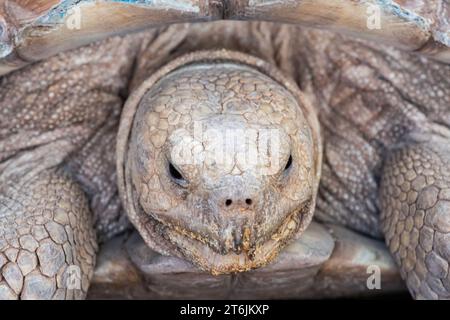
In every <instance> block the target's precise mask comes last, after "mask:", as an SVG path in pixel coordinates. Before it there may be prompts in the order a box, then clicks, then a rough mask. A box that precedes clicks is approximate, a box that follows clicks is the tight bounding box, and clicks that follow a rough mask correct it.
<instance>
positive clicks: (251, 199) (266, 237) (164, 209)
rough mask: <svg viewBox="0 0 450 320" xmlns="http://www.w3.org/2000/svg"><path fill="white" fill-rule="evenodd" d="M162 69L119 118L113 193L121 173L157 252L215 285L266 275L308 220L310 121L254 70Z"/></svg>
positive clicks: (314, 181) (207, 64)
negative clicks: (217, 279)
mask: <svg viewBox="0 0 450 320" xmlns="http://www.w3.org/2000/svg"><path fill="white" fill-rule="evenodd" d="M206 59H208V60H206ZM219 59H220V60H223V62H221V63H220V64H218V62H217V61H219ZM227 60H228V61H229V62H227ZM239 62H241V63H242V64H241V65H240V64H239ZM189 64H190V65H189ZM171 65H172V66H173V67H170V66H169V67H166V68H167V69H168V70H170V71H171V72H170V71H168V74H161V75H159V78H155V76H154V77H153V78H154V79H150V81H146V82H145V83H144V84H143V86H141V87H140V88H139V89H137V90H136V91H137V94H136V93H135V94H134V95H133V97H132V98H131V102H130V103H127V105H126V107H125V110H124V115H123V119H124V121H122V124H121V128H120V133H119V135H120V139H119V144H118V160H119V162H118V163H119V186H121V184H122V182H121V181H122V174H121V169H122V166H123V167H124V169H123V170H124V171H125V173H124V178H123V179H124V182H125V186H124V187H123V188H121V191H122V197H123V198H126V199H125V203H126V206H125V208H126V209H127V211H128V214H129V216H130V218H131V221H132V222H133V223H134V224H135V226H136V227H137V228H138V230H139V231H140V232H141V235H142V236H143V237H144V239H146V240H147V243H148V244H149V245H150V246H151V247H152V248H154V249H155V250H157V251H159V252H162V253H165V254H171V255H180V254H181V255H182V256H184V257H185V258H187V259H188V260H190V261H192V262H194V263H196V264H197V265H198V266H200V267H201V268H203V269H206V270H208V271H210V272H212V273H214V274H220V273H230V272H237V271H245V270H249V269H252V268H256V267H261V266H264V265H266V264H267V263H268V262H270V261H271V260H272V259H274V258H275V257H276V254H277V253H278V251H279V250H281V249H282V248H283V247H284V245H285V244H286V242H287V241H288V240H290V239H291V238H292V237H293V235H294V234H296V233H297V234H299V233H300V232H301V231H303V230H304V229H305V228H306V227H307V226H308V224H309V222H310V221H311V218H312V214H313V210H314V204H315V195H316V192H317V187H318V181H319V179H320V155H321V145H320V140H319V136H320V133H319V132H318V121H317V118H316V115H315V114H314V112H313V110H312V108H311V107H310V106H309V105H307V104H308V102H307V101H306V100H305V99H304V97H303V96H302V95H301V94H300V93H299V92H298V91H297V90H296V89H295V85H294V84H289V89H287V88H285V87H284V86H283V85H282V84H281V83H277V80H275V79H274V78H271V77H270V75H265V74H264V73H262V72H264V71H266V72H271V73H272V75H273V76H275V77H276V79H279V80H281V81H284V82H285V83H286V82H287V80H285V79H283V78H282V77H281V75H279V74H278V73H277V72H275V71H274V70H272V69H273V68H272V67H271V66H270V65H266V64H264V62H263V61H261V60H256V59H252V58H249V57H247V56H242V55H239V54H237V53H232V52H226V51H223V52H204V53H200V52H198V53H195V54H193V55H191V56H190V57H182V58H180V59H179V60H177V61H174V62H173V63H171ZM252 65H253V67H252ZM175 66H177V67H175ZM175 68H178V69H175ZM256 68H258V69H260V70H257V69H256ZM172 69H175V70H172ZM289 90H296V91H294V92H290V91H289ZM141 94H144V95H143V96H139V95H141ZM136 98H138V99H136ZM136 104H137V106H136ZM128 115H132V116H133V117H134V119H133V122H132V123H130V121H128ZM200 127H201V129H198V128H200ZM212 129H213V130H214V131H211V130H212ZM196 130H197V131H196ZM198 130H203V133H199V131H198ZM127 131H128V132H129V131H131V134H130V133H127ZM271 134H272V135H271ZM128 135H129V141H127V140H126V138H127V137H128ZM265 137H266V138H265ZM238 138H240V139H238ZM265 139H267V140H265ZM124 143H125V144H126V145H124ZM128 144H129V145H128ZM271 145H272V146H273V147H272V148H270V146H271ZM123 152H125V153H126V154H123ZM216 152H217V153H216ZM122 157H123V158H125V159H124V160H123V161H122ZM249 157H252V159H255V160H256V161H251V160H250V159H249ZM289 159H291V160H289ZM288 161H289V164H288V167H287V166H286V165H287V163H288ZM169 166H173V168H172V170H177V175H178V177H176V176H174V174H173V173H171V172H170V169H169ZM175 168H176V169H175ZM155 199H158V201H155Z"/></svg>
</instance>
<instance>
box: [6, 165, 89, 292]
mask: <svg viewBox="0 0 450 320" xmlns="http://www.w3.org/2000/svg"><path fill="white" fill-rule="evenodd" d="M96 251H97V244H96V239H95V234H94V230H93V225H92V222H91V218H90V212H89V208H88V203H87V199H86V196H85V194H84V193H83V191H82V190H81V189H80V188H79V187H78V185H77V184H76V183H74V182H73V181H72V180H71V178H70V177H68V176H67V175H65V174H64V173H62V172H58V171H44V172H41V173H40V174H38V175H37V176H35V177H34V178H33V179H31V180H29V181H21V182H20V183H18V184H17V183H16V184H14V185H12V184H10V185H6V184H5V185H1V186H0V300H2V299H81V298H84V297H85V296H86V292H87V289H88V287H89V282H90V279H91V277H92V275H93V269H94V264H95V253H96Z"/></svg>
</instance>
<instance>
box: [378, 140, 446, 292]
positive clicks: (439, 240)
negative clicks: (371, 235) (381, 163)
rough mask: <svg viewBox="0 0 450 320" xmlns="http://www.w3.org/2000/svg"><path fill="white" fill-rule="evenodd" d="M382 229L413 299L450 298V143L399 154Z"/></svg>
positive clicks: (423, 144)
mask: <svg viewBox="0 0 450 320" xmlns="http://www.w3.org/2000/svg"><path fill="white" fill-rule="evenodd" d="M381 206H382V228H383V230H384V233H385V236H386V241H387V244H388V245H389V248H390V250H391V252H392V254H393V255H394V257H395V259H396V261H397V263H398V264H399V266H400V268H401V273H402V276H403V278H404V279H405V280H406V282H407V286H408V288H409V290H410V292H411V294H412V295H413V296H414V297H415V298H422V299H438V298H439V299H450V268H449V263H450V138H449V136H448V135H447V136H440V135H437V134H429V135H424V137H422V138H421V139H420V140H418V138H416V139H414V140H412V141H410V142H408V143H405V144H404V145H403V146H401V147H399V148H398V149H396V150H394V151H393V153H392V154H391V155H390V156H389V158H388V159H387V161H386V164H385V167H384V170H383V175H382V181H381Z"/></svg>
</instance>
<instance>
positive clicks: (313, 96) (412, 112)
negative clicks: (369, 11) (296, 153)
mask: <svg viewBox="0 0 450 320" xmlns="http://www.w3.org/2000/svg"><path fill="white" fill-rule="evenodd" d="M221 48H227V49H231V50H237V51H240V52H243V53H249V54H252V55H255V56H257V57H259V58H262V59H263V60H264V61H267V62H269V63H271V64H273V65H275V66H276V67H278V68H279V69H280V70H281V71H282V72H283V73H284V74H285V75H287V76H289V77H290V78H292V79H294V80H295V82H297V84H298V85H299V87H300V89H301V90H302V91H303V93H304V94H305V95H306V96H307V97H308V99H309V100H310V101H311V103H312V105H313V106H314V108H316V109H317V113H318V114H319V117H320V119H319V120H320V123H321V131H322V132H323V137H324V153H323V154H324V162H323V172H322V180H321V186H320V189H319V194H318V198H317V207H316V212H315V214H316V217H317V218H318V219H320V220H322V221H328V222H331V223H338V224H342V225H344V226H346V227H348V228H352V229H354V230H357V231H360V232H362V233H365V234H369V235H372V236H377V237H382V236H383V228H382V224H380V221H379V220H380V211H381V208H382V206H381V204H383V203H384V204H383V208H385V209H383V212H384V213H383V216H389V214H388V212H389V208H391V206H394V205H395V203H396V201H397V200H394V199H392V200H389V199H388V200H383V201H382V202H381V204H380V202H379V199H378V195H379V194H380V193H381V194H383V192H380V193H379V191H380V178H381V176H382V175H383V172H385V173H386V178H384V180H383V181H385V182H383V183H385V184H387V185H386V186H381V188H383V190H387V189H388V188H389V186H388V185H390V184H392V183H393V182H392V183H390V182H389V181H390V180H389V178H388V177H389V174H388V173H389V172H390V169H389V168H390V167H395V166H400V163H401V162H402V161H404V160H403V158H402V157H401V156H396V152H397V151H391V149H394V150H397V149H396V146H397V145H404V147H405V148H409V142H408V141H410V139H409V138H408V137H410V136H411V135H413V134H414V133H416V134H418V135H419V136H420V135H423V134H424V132H426V131H427V130H423V129H424V128H429V127H431V125H432V124H433V123H438V124H440V125H442V126H444V127H449V126H450V111H449V108H448V106H449V104H450V101H449V97H450V85H449V83H448V76H447V75H448V74H449V72H450V67H449V66H446V65H444V64H439V63H435V62H430V61H427V60H425V59H422V58H419V57H415V56H410V55H406V54H403V53H401V52H399V51H397V50H394V49H391V48H380V46H379V45H377V44H371V43H367V42H362V41H355V40H351V39H348V38H346V37H342V36H337V35H332V34H329V33H325V32H319V31H308V30H301V29H297V28H295V27H292V26H279V25H273V24H269V23H232V22H220V23H213V24H209V25H208V27H206V25H177V26H173V27H170V28H167V29H160V30H158V31H156V32H146V33H144V34H140V35H133V36H127V37H125V38H124V39H120V38H112V39H109V40H107V41H104V42H102V43H100V44H95V45H91V46H89V47H86V48H82V49H79V50H76V51H73V52H69V53H66V54H60V55H58V56H56V57H53V58H51V59H49V60H47V61H46V62H43V63H38V64H36V65H33V66H30V67H28V68H27V69H24V70H21V71H19V72H16V73H14V74H11V75H9V76H6V77H3V78H2V79H1V81H2V83H1V86H0V97H1V99H0V103H1V104H2V108H1V110H2V117H1V118H0V119H1V120H3V122H2V123H1V127H0V130H2V131H0V132H1V133H0V141H2V144H1V145H2V149H1V150H0V151H1V153H0V159H1V160H0V163H1V164H0V166H1V167H0V168H1V170H0V172H2V173H3V170H5V169H4V168H9V169H11V168H12V169H14V170H12V173H11V174H12V175H9V176H8V179H10V180H11V181H13V182H14V181H19V180H20V178H21V175H23V172H35V173H41V172H47V171H46V170H47V169H51V168H57V167H59V168H61V169H64V171H66V172H67V174H69V176H70V179H72V180H69V181H74V180H75V181H77V183H79V184H80V185H81V187H82V189H83V190H84V192H85V193H86V195H87V197H88V199H89V203H90V207H91V210H92V211H93V215H94V217H95V218H94V221H95V226H96V227H97V230H99V231H100V238H103V237H108V236H111V235H113V234H114V233H115V232H118V231H120V230H122V229H123V228H124V227H126V224H125V223H124V220H123V219H122V218H120V217H121V215H120V213H119V212H120V209H119V207H118V205H117V203H118V201H117V190H116V188H115V185H111V181H114V175H115V169H114V165H113V162H114V161H113V160H114V151H115V150H114V147H112V146H113V145H114V143H113V141H114V140H115V137H114V132H117V126H118V118H117V116H118V113H119V112H120V108H121V106H122V104H123V101H124V100H125V98H127V97H128V94H129V91H130V92H132V91H134V90H135V89H136V88H137V87H138V86H139V85H140V84H141V83H142V82H143V81H144V80H145V79H147V78H148V77H149V76H150V75H152V74H154V73H155V71H156V70H157V69H158V68H160V67H161V65H162V64H164V63H165V62H169V61H171V60H173V59H174V58H175V57H177V56H179V55H181V54H183V53H189V52H192V51H194V50H198V49H221ZM80 56H81V58H80ZM132 62H135V64H134V66H135V68H132ZM55 66H57V67H55ZM98 70H101V71H102V72H98ZM71 77H73V78H74V79H76V80H75V81H72V82H67V81H68V80H69V78H71ZM43 78H44V80H45V81H42V82H41V81H28V80H30V79H32V80H36V79H39V80H40V79H43ZM64 79H67V81H65V80H64ZM27 81H28V82H27ZM58 83H59V84H60V85H62V84H64V83H66V85H67V87H66V89H65V91H64V90H57V91H56V92H54V93H53V94H51V95H50V92H51V91H52V90H54V88H59V85H58ZM51 84H55V85H56V86H51ZM30 86H32V87H30ZM127 88H129V90H127ZM37 94H39V95H37ZM61 97H66V98H65V100H63V101H64V102H63V103H61V100H59V99H61ZM88 97H92V98H91V99H90V103H89V104H87V103H83V101H85V100H84V99H87V98H88ZM94 97H95V98H94ZM64 105H66V106H71V107H70V108H67V110H66V111H65V112H63V111H62V110H63V106H64ZM93 105H95V106H96V107H95V108H93V107H92V106H93ZM25 107H26V108H25ZM21 110H22V111H21ZM40 110H45V111H46V113H42V111H40ZM57 110H61V111H60V113H58V112H56V111H57ZM30 111H32V112H30ZM33 112H34V113H33ZM53 113H57V114H58V115H59V116H58V117H57V118H56V119H53V120H52V118H51V117H50V116H51V115H52V114H53ZM38 115H39V117H38ZM30 119H31V121H30ZM10 132H12V134H10ZM94 133H96V134H94ZM5 141H6V142H5ZM57 142H58V144H57ZM56 146H57V148H56ZM411 148H412V146H411ZM438 149H442V150H444V148H438ZM39 150H40V152H38V151H39ZM55 150H57V151H55ZM426 150H427V149H426V148H425V149H424V151H420V152H418V151H417V152H416V153H417V154H428V151H426ZM61 151H62V152H61ZM442 152H445V151H441V153H442ZM391 153H392V154H393V156H392V157H389V155H390V154H391ZM441 153H438V154H437V155H436V157H437V158H439V159H441V158H442V159H445V157H446V156H445V155H443V154H441ZM42 154H43V155H45V156H39V155H42ZM406 154H407V153H406ZM69 155H70V157H69ZM18 159H22V160H23V161H22V162H19V164H20V165H18V164H14V162H15V161H16V160H18ZM36 159H39V160H36ZM386 159H393V160H389V161H391V162H389V161H388V162H386V161H385V160H386ZM396 159H397V160H396ZM43 160H45V161H43ZM424 162H425V161H424ZM390 163H392V164H390ZM442 163H444V162H442ZM23 166H25V168H26V170H24V171H21V168H23ZM385 166H386V167H385ZM440 166H441V169H439V170H441V171H442V170H445V169H446V168H448V167H446V165H445V164H444V165H443V164H440ZM100 168H101V171H100V172H99V174H98V175H97V174H96V172H97V171H98V170H99V169H100ZM435 169H436V170H437V168H435ZM5 179H6V178H3V180H2V183H4V181H5ZM105 186H107V187H106V188H105ZM439 188H443V189H445V187H444V186H440V187H439ZM405 192H406V191H405ZM383 197H384V196H383ZM384 199H387V198H386V197H384ZM444 200H445V199H444ZM105 208H108V209H107V210H104V209H105ZM4 210H5V207H1V209H0V211H4ZM103 212H106V213H107V214H106V215H105V214H103ZM430 217H431V216H430ZM392 221H395V219H392ZM392 221H391V220H390V219H384V220H383V226H384V225H392V224H395V223H394V222H392ZM112 222H113V223H112ZM100 226H102V227H100ZM108 226H112V227H108ZM399 230H400V227H399ZM407 230H409V229H407ZM437 232H442V230H441V231H440V230H436V229H431V231H430V232H429V234H431V233H433V234H437ZM395 237H396V236H395V235H394V236H392V235H391V234H388V235H387V239H388V242H389V243H391V242H392V241H394V242H393V243H395ZM391 239H394V240H391ZM411 243H412V244H411V245H410V246H408V245H407V244H405V248H408V250H411V249H410V248H413V247H414V242H411ZM19 245H20V243H19ZM448 247H449V243H448V242H445V241H444V242H439V246H437V245H436V246H435V247H433V250H434V249H436V251H431V253H430V252H428V253H429V254H431V256H432V257H436V256H439V257H441V258H444V261H445V259H447V258H448V257H447V256H446V254H445V252H447V251H448ZM445 250H447V251H445ZM393 251H394V255H396V254H397V251H395V247H394V248H393ZM404 251H405V250H404ZM402 255H403V254H402ZM402 255H400V258H399V259H398V262H399V263H400V265H401V267H402V269H404V270H405V271H403V273H404V275H405V278H407V279H408V280H407V281H408V284H409V286H410V290H411V291H412V292H413V294H415V295H416V296H417V297H425V298H436V297H446V295H445V293H442V292H441V291H436V290H441V289H442V288H441V287H440V286H439V284H436V283H437V282H436V279H437V278H439V277H437V276H436V275H440V276H442V275H441V274H439V272H438V271H439V270H438V269H437V268H436V266H442V265H445V264H443V263H441V264H439V263H440V262H442V260H439V259H437V258H436V259H435V261H439V263H436V262H435V261H434V262H433V264H431V265H430V266H431V267H429V266H428V265H427V264H426V263H424V262H423V261H424V260H419V259H421V258H419V256H420V255H418V254H416V258H415V259H417V260H416V264H417V266H418V270H419V271H417V272H415V273H413V274H415V275H416V276H419V275H421V276H423V275H431V276H425V277H427V278H429V279H430V280H427V283H432V284H433V285H435V286H434V287H431V289H432V290H431V291H432V292H431V293H430V292H429V290H428V291H427V290H426V287H425V289H424V290H422V289H420V288H419V287H418V285H417V281H415V280H414V279H416V278H415V277H414V276H411V275H410V274H412V273H411V272H410V269H409V268H410V265H411V263H410V262H407V260H408V259H406V260H404V259H403V257H402ZM429 259H431V258H429ZM445 262H446V263H448V259H447V260H446V261H445ZM422 267H423V268H428V269H427V270H424V269H423V268H422ZM420 268H422V269H420ZM442 270H443V269H442V268H441V270H440V271H442ZM2 272H3V269H2ZM436 277H437V278H436ZM410 278H411V279H412V280H410ZM419 279H421V278H420V277H419ZM439 279H440V278H439ZM440 281H442V280H440ZM429 286H430V285H429ZM444 288H445V287H444ZM10 290H11V288H10ZM8 292H10V291H8ZM427 292H428V294H427ZM14 294H15V293H14ZM16 295H17V294H16Z"/></svg>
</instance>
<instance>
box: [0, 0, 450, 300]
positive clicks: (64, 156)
mask: <svg viewBox="0 0 450 320" xmlns="http://www.w3.org/2000/svg"><path fill="white" fill-rule="evenodd" d="M0 4H1V10H0V18H1V19H0V23H1V26H2V28H1V30H2V33H1V40H2V42H1V45H0V49H1V57H2V58H1V61H0V71H1V73H2V74H3V76H2V78H1V80H0V81H1V85H0V106H1V114H2V117H1V123H0V146H1V148H0V181H1V183H0V191H1V192H0V199H1V201H0V270H1V277H0V298H2V299H8V298H12V299H16V298H22V299H49V298H55V299H58V298H59V299H72V298H84V297H85V296H86V293H87V291H88V288H89V283H90V280H91V278H92V276H93V272H94V266H95V260H96V252H97V251H98V243H99V242H100V243H102V242H104V241H106V240H107V239H110V238H112V237H114V236H116V235H117V234H119V233H121V232H123V231H124V230H127V228H129V221H130V222H131V223H132V224H133V225H134V227H135V228H136V229H137V230H138V232H139V234H140V236H141V237H142V238H143V240H144V241H145V243H146V244H147V246H148V247H150V248H151V249H152V250H154V251H156V252H159V253H161V254H163V255H169V256H174V257H179V258H180V259H183V260H186V261H188V262H189V263H192V264H194V265H195V266H196V267H197V268H200V269H202V270H205V271H206V272H209V273H211V274H213V275H224V274H236V273H241V272H244V273H246V272H251V271H250V270H251V269H258V268H261V269H264V268H267V267H266V265H268V264H270V263H272V262H273V261H276V260H277V257H278V256H279V254H280V252H281V253H282V252H283V250H285V249H286V248H287V246H288V245H289V243H292V241H294V240H295V239H301V238H302V235H303V234H304V232H306V231H305V230H307V229H308V226H309V225H310V224H311V221H312V219H313V216H314V219H315V220H317V221H319V222H321V223H325V224H330V225H339V226H342V227H344V228H345V229H348V230H353V231H355V232H358V233H360V234H363V235H365V236H367V237H370V238H373V239H385V241H386V244H387V247H388V248H389V250H390V252H391V253H392V256H393V258H394V260H395V261H396V263H397V264H398V267H399V269H400V273H401V276H402V278H403V279H404V281H405V283H406V285H407V287H408V289H409V291H410V293H411V295H412V296H413V297H414V298H424V299H438V298H440V299H446V298H447V299H448V298H450V272H449V262H450V170H449V169H450V147H449V146H450V144H449V141H450V131H449V127H450V104H449V99H450V98H449V97H450V94H449V93H450V85H449V80H448V75H449V72H450V67H449V66H448V62H449V61H450V54H449V52H450V51H449V50H448V47H449V46H450V41H449V37H448V35H449V30H448V16H449V15H448V13H449V12H450V7H449V5H448V4H447V2H445V1H431V2H427V3H426V4H418V3H417V2H415V1H397V2H394V1H365V2H364V1H363V2H355V1H345V0H344V1H286V2H284V1H282V2H266V1H252V2H247V1H224V2H218V1H211V2H207V1H197V0H191V1H187V0H186V1H175V2H174V1H169V2H160V3H159V2H158V3H154V2H150V1H136V2H134V1H33V2H29V1H2V2H1V3H0ZM368 5H371V6H375V7H371V8H372V9H373V8H375V9H377V8H378V9H377V10H379V12H378V13H380V17H379V18H380V21H379V22H380V24H381V29H376V28H375V29H371V28H368V25H367V24H366V21H367V18H368V17H367V11H366V10H367V6H368ZM375 11H376V10H375ZM99 16H101V17H102V19H99V18H98V17H99ZM222 19H225V20H233V19H240V20H270V21H275V22H263V21H253V22H233V21H218V22H208V23H206V24H197V23H191V22H193V21H205V20H222ZM174 22H178V23H181V22H184V23H182V24H175V25H171V26H159V27H158V28H156V27H155V28H152V29H148V30H144V31H141V32H138V33H135V32H131V31H136V30H141V29H144V28H145V27H148V26H157V25H160V24H172V23H174ZM279 22H284V23H290V24H280V23H279ZM77 23H79V24H80V25H79V26H78V27H77ZM292 23H293V24H300V25H301V27H299V26H297V25H291V24H292ZM304 26H306V27H304ZM311 26H313V27H320V28H322V29H337V30H340V33H339V34H337V33H333V32H329V31H323V30H316V29H310V28H309V27H311ZM113 27H114V28H113ZM341 33H343V34H341ZM347 34H348V35H347ZM355 36H357V38H358V37H359V38H361V39H357V38H355ZM362 38H364V39H362ZM374 39H377V40H380V41H382V42H386V45H384V44H383V45H380V44H378V43H377V42H374V41H373V40H374ZM94 40H99V41H97V42H94V43H91V42H93V41H94ZM79 46H81V47H80V48H78V49H76V47H79ZM69 49H72V50H69ZM67 50H68V51H67ZM405 50H409V51H414V54H411V53H406V52H404V51H405ZM30 63H31V64H30ZM27 64H29V65H27ZM317 241H320V240H317ZM288 266H289V263H288ZM74 267H75V269H74ZM292 267H293V266H291V268H292ZM74 270H75V271H77V272H78V273H79V277H80V281H81V283H80V286H79V287H77V288H71V287H70V286H68V285H67V284H68V282H70V277H71V272H73V271H74Z"/></svg>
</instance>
